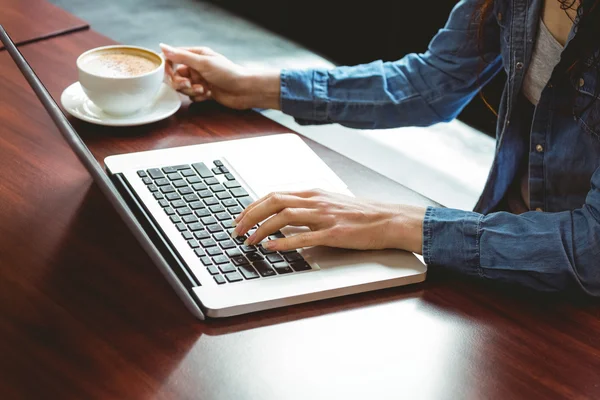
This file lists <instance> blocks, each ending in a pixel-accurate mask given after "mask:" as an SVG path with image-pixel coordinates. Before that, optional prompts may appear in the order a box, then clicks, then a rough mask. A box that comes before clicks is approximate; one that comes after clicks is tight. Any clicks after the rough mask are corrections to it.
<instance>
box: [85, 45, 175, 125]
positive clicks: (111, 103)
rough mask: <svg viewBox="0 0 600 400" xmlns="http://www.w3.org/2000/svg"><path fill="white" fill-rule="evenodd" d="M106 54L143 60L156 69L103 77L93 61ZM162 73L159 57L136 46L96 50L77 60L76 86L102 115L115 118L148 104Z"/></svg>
mask: <svg viewBox="0 0 600 400" xmlns="http://www.w3.org/2000/svg"><path fill="white" fill-rule="evenodd" d="M110 54H132V55H135V56H138V57H143V58H146V59H147V60H149V61H152V62H153V63H155V64H156V68H155V69H152V70H150V67H149V68H147V69H148V72H143V73H140V74H133V73H132V74H131V75H129V76H126V74H124V75H123V74H122V75H123V76H121V75H118V74H117V75H113V76H111V75H110V74H108V75H107V74H106V73H104V72H106V71H102V70H101V69H100V70H99V69H98V68H97V66H98V64H97V62H98V61H97V60H98V58H99V57H104V59H106V55H110ZM94 60H96V61H94ZM142 61H143V60H142ZM92 62H95V63H96V64H92ZM148 65H149V64H148ZM93 66H94V67H93ZM164 69H165V60H164V59H163V58H162V57H161V56H160V55H159V54H157V53H155V52H154V51H152V50H149V49H146V48H143V47H137V46H123V45H115V46H104V47H97V48H94V49H91V50H88V51H86V52H85V53H83V54H81V55H80V56H79V57H78V58H77V70H78V71H79V83H80V84H81V87H82V88H83V91H84V93H85V94H86V96H87V97H88V98H89V99H90V100H91V101H92V102H93V103H94V104H95V105H96V106H98V107H99V108H100V109H102V111H104V112H106V113H108V114H113V115H117V116H124V115H128V114H133V113H135V112H137V111H139V110H140V109H141V108H142V107H144V106H146V105H148V104H150V103H151V102H152V101H153V100H154V99H155V97H156V94H157V93H158V90H159V89H160V86H161V84H162V82H163V79H164ZM142 71H143V70H142Z"/></svg>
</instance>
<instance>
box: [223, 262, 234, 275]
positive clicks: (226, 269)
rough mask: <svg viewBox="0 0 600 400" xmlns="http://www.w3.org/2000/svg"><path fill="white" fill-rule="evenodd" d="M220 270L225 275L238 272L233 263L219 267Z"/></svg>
mask: <svg viewBox="0 0 600 400" xmlns="http://www.w3.org/2000/svg"><path fill="white" fill-rule="evenodd" d="M219 269H220V270H221V272H222V273H224V274H226V273H228V272H235V271H237V268H236V267H234V266H233V264H232V263H227V264H222V265H219Z"/></svg>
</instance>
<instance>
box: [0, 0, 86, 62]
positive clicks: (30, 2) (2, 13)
mask: <svg viewBox="0 0 600 400" xmlns="http://www.w3.org/2000/svg"><path fill="white" fill-rule="evenodd" d="M0 25H2V26H4V29H6V31H7V32H8V34H9V35H10V36H11V38H12V40H13V42H15V43H16V44H17V45H22V44H26V43H31V42H35V41H38V40H43V39H48V38H51V37H54V36H58V35H62V34H65V33H69V32H74V31H78V30H81V29H87V28H88V24H87V22H85V21H83V20H82V19H80V18H77V17H76V16H74V15H73V14H70V13H68V12H66V11H65V10H63V9H62V8H60V7H57V6H55V5H54V4H52V3H49V2H48V1H46V0H27V1H25V0H0ZM3 49H4V45H3V44H2V43H0V51H1V50H3Z"/></svg>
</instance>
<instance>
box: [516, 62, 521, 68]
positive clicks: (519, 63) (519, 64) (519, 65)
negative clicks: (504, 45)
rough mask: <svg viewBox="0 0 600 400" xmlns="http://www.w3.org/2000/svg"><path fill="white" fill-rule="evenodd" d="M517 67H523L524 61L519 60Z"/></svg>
mask: <svg viewBox="0 0 600 400" xmlns="http://www.w3.org/2000/svg"><path fill="white" fill-rule="evenodd" d="M516 67H517V69H523V63H522V62H521V61H519V62H517V65H516Z"/></svg>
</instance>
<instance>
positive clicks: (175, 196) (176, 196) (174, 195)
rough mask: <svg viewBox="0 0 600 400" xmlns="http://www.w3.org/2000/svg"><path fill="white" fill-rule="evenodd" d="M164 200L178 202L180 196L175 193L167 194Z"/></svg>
mask: <svg viewBox="0 0 600 400" xmlns="http://www.w3.org/2000/svg"><path fill="white" fill-rule="evenodd" d="M165 197H166V199H167V200H169V201H173V200H179V199H181V196H180V195H179V193H177V192H173V193H169V194H167V195H166V196H165Z"/></svg>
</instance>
